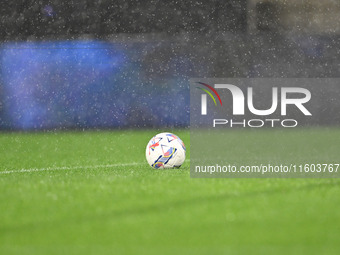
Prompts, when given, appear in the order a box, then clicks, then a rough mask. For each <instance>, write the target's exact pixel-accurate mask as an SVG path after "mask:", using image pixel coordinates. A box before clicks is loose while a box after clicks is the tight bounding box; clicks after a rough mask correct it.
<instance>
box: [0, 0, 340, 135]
mask: <svg viewBox="0 0 340 255" xmlns="http://www.w3.org/2000/svg"><path fill="white" fill-rule="evenodd" d="M0 3H1V8H0V43H1V44H0V129H6V130H18V129H19V130H32V129H33V130H36V129H55V128H57V129H60V128H67V129H69V128H120V127H123V128H125V127H164V126H175V127H187V126H188V125H189V82H188V79H189V78H190V77H240V78H241V77H303V78H315V77H321V78H322V77H339V75H340V71H339V66H340V58H339V52H340V40H339V39H340V37H339V34H340V33H339V32H340V2H339V1H332V0H325V1H316V0H309V1H307V0H299V1H288V0H248V1H247V0H239V1H234V0H212V1H188V0H183V1H173V0H169V1H160V0H153V1H137V0H117V1H109V0H101V1H89V0H79V1H56V0H53V1H33V0H29V1H24V0H17V1H3V0H2V1H1V2H0ZM326 124H327V123H326Z"/></svg>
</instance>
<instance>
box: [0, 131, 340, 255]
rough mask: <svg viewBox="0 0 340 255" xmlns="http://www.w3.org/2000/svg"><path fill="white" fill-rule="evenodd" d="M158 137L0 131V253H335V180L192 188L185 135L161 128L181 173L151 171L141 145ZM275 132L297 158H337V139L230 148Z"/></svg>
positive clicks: (294, 134) (338, 223) (320, 134)
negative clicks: (326, 154)
mask: <svg viewBox="0 0 340 255" xmlns="http://www.w3.org/2000/svg"><path fill="white" fill-rule="evenodd" d="M161 131H163V130H144V131H143V130H140V131H136V130H122V131H98V132H95V131H87V132H56V133H55V132H45V133H0V254H6V255H7V254H20V255H25V254H35V255H36V254H176V253H177V254H195V255H197V254H299V255H300V254H327V255H328V254H339V252H340V242H339V238H340V181H339V180H338V179H192V178H190V170H189V164H190V162H189V159H190V148H189V144H190V135H189V131H187V130H170V131H172V132H174V133H176V134H177V135H179V136H180V137H181V138H182V140H183V141H184V142H185V143H186V145H187V147H188V152H187V161H186V162H185V163H184V165H183V166H182V168H180V169H173V170H153V169H151V168H150V167H149V166H148V165H147V163H146V161H145V156H144V153H145V146H146V144H147V142H148V141H149V139H150V138H151V137H152V136H153V135H154V134H156V133H158V132H161ZM239 132H240V131H237V130H236V131H233V132H231V133H230V139H234V140H238V139H242V138H240V137H242V136H240V133H239ZM243 132H244V131H243ZM278 134H279V135H282V138H280V139H282V140H285V141H286V142H287V139H290V142H291V148H292V150H296V153H298V155H299V157H301V158H302V160H303V158H304V157H306V158H308V159H310V156H309V155H311V153H312V155H317V151H320V152H322V151H327V150H329V144H330V143H331V144H333V147H332V148H331V150H332V153H335V154H336V153H337V154H338V155H340V149H339V146H340V130H338V129H321V128H320V129H315V130H313V131H308V132H303V131H301V130H297V131H290V133H289V135H288V136H287V137H288V138H287V137H285V133H284V132H281V133H277V131H270V130H267V131H261V132H251V133H249V134H248V135H247V139H245V140H243V141H242V143H240V144H241V145H238V146H244V147H245V148H246V147H247V146H248V144H247V143H249V146H253V144H254V143H256V142H259V143H261V144H263V143H264V142H263V141H264V138H265V140H266V141H268V142H270V141H271V140H272V139H271V136H272V137H273V138H274V136H275V139H276V140H275V141H276V142H277V139H278ZM302 134H304V135H302ZM302 139H303V142H304V143H305V144H304V146H303V147H301V145H300V144H301V142H302ZM334 144H335V145H334ZM336 144H338V146H336ZM275 148H278V149H279V146H277V147H273V146H272V147H270V150H275ZM231 150H232V152H231V153H230V155H231V156H233V157H235V158H237V157H239V161H242V162H244V164H251V163H252V157H253V156H254V155H251V156H248V155H247V153H244V154H243V155H240V153H239V152H240V151H242V148H240V147H233V148H231ZM266 150H268V148H267V147H266V146H261V147H260V149H259V151H258V153H257V155H258V158H257V160H258V161H261V155H266V154H267V151H266ZM334 150H335V151H334ZM336 150H337V151H336ZM233 151H235V153H233ZM280 153H283V154H284V152H280ZM287 155H293V154H292V151H289V152H287ZM287 155H282V157H283V158H285V157H286V156H287Z"/></svg>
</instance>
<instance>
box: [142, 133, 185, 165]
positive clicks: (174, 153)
mask: <svg viewBox="0 0 340 255" xmlns="http://www.w3.org/2000/svg"><path fill="white" fill-rule="evenodd" d="M185 151H186V149H185V145H184V143H183V142H182V140H181V139H180V138H179V137H178V136H177V135H174V134H171V133H160V134H158V135H155V136H154V137H152V138H151V140H150V141H149V143H148V145H147V146H146V152H145V155H146V160H147V161H148V163H149V165H150V166H151V167H153V168H156V169H164V168H179V167H180V166H181V165H182V164H183V162H184V160H185Z"/></svg>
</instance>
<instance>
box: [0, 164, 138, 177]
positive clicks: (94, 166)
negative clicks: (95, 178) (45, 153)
mask: <svg viewBox="0 0 340 255" xmlns="http://www.w3.org/2000/svg"><path fill="white" fill-rule="evenodd" d="M141 164H142V163H136V162H135V163H124V164H107V165H93V166H59V167H45V168H28V169H18V170H4V171H0V174H12V173H30V172H43V171H56V170H75V169H90V168H108V167H122V166H135V165H141Z"/></svg>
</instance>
